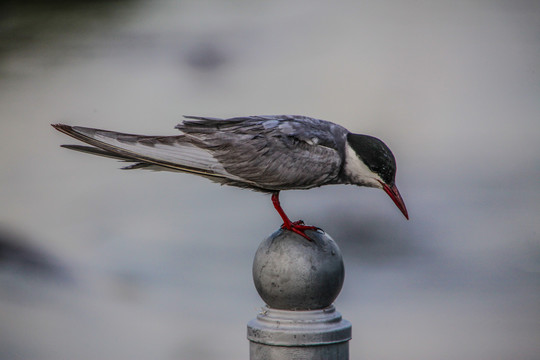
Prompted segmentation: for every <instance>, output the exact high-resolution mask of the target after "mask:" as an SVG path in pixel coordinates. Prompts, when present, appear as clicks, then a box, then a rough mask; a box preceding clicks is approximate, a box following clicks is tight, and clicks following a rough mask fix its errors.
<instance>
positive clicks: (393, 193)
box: [381, 182, 409, 220]
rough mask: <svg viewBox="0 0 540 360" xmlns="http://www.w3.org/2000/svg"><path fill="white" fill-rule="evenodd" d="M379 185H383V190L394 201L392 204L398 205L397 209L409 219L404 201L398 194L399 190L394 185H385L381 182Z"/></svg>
mask: <svg viewBox="0 0 540 360" xmlns="http://www.w3.org/2000/svg"><path fill="white" fill-rule="evenodd" d="M381 185H382V186H383V190H384V191H385V192H386V193H387V194H388V196H390V198H391V199H392V200H393V201H394V204H396V206H397V207H398V209H399V210H401V212H402V213H403V215H405V218H406V219H407V220H409V213H408V212H407V208H406V207H405V202H404V201H403V199H402V198H401V195H400V194H399V190H398V188H397V186H396V185H386V184H384V183H382V182H381Z"/></svg>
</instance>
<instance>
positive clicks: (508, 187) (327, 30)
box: [0, 0, 540, 360]
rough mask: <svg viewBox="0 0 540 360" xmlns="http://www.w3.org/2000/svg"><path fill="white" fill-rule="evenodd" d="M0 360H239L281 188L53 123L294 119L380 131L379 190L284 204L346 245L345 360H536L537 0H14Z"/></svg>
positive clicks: (4, 96) (140, 128)
mask: <svg viewBox="0 0 540 360" xmlns="http://www.w3.org/2000/svg"><path fill="white" fill-rule="evenodd" d="M0 4H1V5H0V204H1V205H0V358H1V359H40V360H48V359H50V360H59V359H208V360H210V359H247V358H248V341H247V340H246V335H245V333H246V323H247V322H248V321H249V320H250V319H252V318H254V317H255V316H256V314H257V312H258V311H259V309H260V307H261V306H262V305H263V303H262V300H261V299H260V298H259V297H258V295H257V293H256V291H255V288H254V286H253V283H252V279H251V264H252V261H253V256H254V254H255V251H256V249H257V247H258V245H259V243H260V242H261V241H262V240H263V239H264V238H265V237H266V236H268V235H269V234H270V233H272V232H273V231H274V230H276V229H277V228H278V227H279V225H280V224H281V221H280V218H279V216H278V215H277V213H276V212H275V211H274V209H273V207H272V204H271V202H270V199H269V197H267V196H265V195H261V194H257V193H253V192H250V191H243V190H240V189H236V188H229V187H220V186H217V185H215V184H213V183H211V182H209V181H207V180H205V179H202V178H198V177H195V176H192V175H185V174H173V173H155V172H149V171H121V170H118V168H119V167H121V166H122V164H121V163H118V162H115V161H113V160H109V159H103V158H98V157H92V156H89V155H84V154H80V153H75V152H70V151H68V150H65V149H61V148H60V147H59V145H61V144H64V143H74V142H76V141H72V140H71V139H70V138H67V137H66V136H64V135H62V134H60V133H58V132H56V131H54V130H53V129H52V128H51V127H50V126H49V124H51V123H57V122H64V123H67V124H72V125H84V126H89V127H97V128H105V129H111V130H117V131H123V132H129V133H142V134H154V135H169V134H171V135H172V134H176V130H174V129H173V127H174V125H176V124H177V123H179V122H180V121H181V120H182V117H181V116H182V115H202V116H214V117H231V116H241V115H259V114H302V115H307V116H312V117H317V118H321V119H326V120H331V121H334V122H337V123H340V124H342V125H344V126H346V127H347V128H348V129H350V130H351V131H353V132H358V133H366V134H371V135H374V136H377V137H379V138H381V139H383V140H384V141H385V142H386V143H387V144H388V145H389V146H390V147H391V148H392V150H393V152H394V154H395V155H396V158H397V161H398V174H397V184H398V186H399V189H400V191H401V194H402V196H403V197H404V199H405V203H406V204H407V207H408V209H409V214H410V217H411V220H410V221H406V220H405V219H404V218H403V216H402V215H401V214H400V212H399V211H398V210H397V208H395V206H394V205H393V203H392V202H391V200H390V199H389V198H388V196H387V195H386V194H385V193H384V192H382V191H377V190H374V189H364V188H357V187H352V186H334V187H325V188H320V189H314V190H310V191H290V192H285V193H283V194H282V196H281V199H282V204H283V206H284V208H285V209H286V210H287V212H288V214H289V216H290V217H291V218H294V219H300V218H301V219H303V220H305V221H306V222H307V223H310V224H313V225H317V226H319V227H321V228H323V229H325V230H326V231H327V232H328V233H329V234H330V235H331V236H332V237H333V238H334V239H335V240H336V241H337V243H338V244H339V245H340V247H341V249H342V251H343V253H344V260H345V267H346V280H345V284H344V288H343V290H342V293H341V295H340V296H339V297H338V299H337V301H336V306H337V309H338V310H339V311H340V312H341V313H342V314H343V316H344V317H345V318H346V319H348V320H349V321H351V322H352V324H353V339H352V341H351V342H350V352H351V358H352V359H398V358H399V359H415V360H418V359H469V360H470V359H491V360H492V359H522V360H527V359H539V358H540V341H539V340H540V276H539V275H540V234H539V230H540V225H539V224H540V181H539V179H540V142H539V141H538V138H539V135H540V132H539V131H540V3H539V2H538V1H534V0H517V1H516V0H507V1H503V0H495V1H488V0H483V1H482V0H475V1H470V0H467V1H462V0H457V1H442V0H438V1H415V0H407V1H397V0H382V1H352V0H351V1H341V2H335V1H322V0H321V1H319V0H316V1H307V0H300V1H283V0H277V1H272V2H265V1H240V0H233V1H217V0H204V1H195V0H185V1H172V0H159V1H150V2H144V1H130V0H123V1H59V0H56V1H49V2H40V1H3V2H1V3H0Z"/></svg>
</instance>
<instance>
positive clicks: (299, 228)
mask: <svg viewBox="0 0 540 360" xmlns="http://www.w3.org/2000/svg"><path fill="white" fill-rule="evenodd" d="M272 203H273V204H274V207H275V208H276V210H277V212H278V213H279V216H281V218H282V219H283V225H281V228H282V229H285V230H289V231H292V232H294V233H296V234H298V235H300V236H302V237H304V238H305V239H307V240H308V241H313V239H311V238H310V237H309V236H307V235H306V233H305V231H306V230H314V231H317V230H321V229H320V228H318V227H316V226H309V225H304V222H303V221H302V220H298V221H295V222H292V221H291V220H289V218H288V217H287V215H286V214H285V212H284V211H283V209H282V208H281V205H280V203H279V192H276V193H273V194H272Z"/></svg>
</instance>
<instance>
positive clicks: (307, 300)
mask: <svg viewBox="0 0 540 360" xmlns="http://www.w3.org/2000/svg"><path fill="white" fill-rule="evenodd" d="M306 234H307V235H308V236H309V237H310V238H311V239H312V240H313V241H309V240H307V239H305V238H304V237H302V236H300V235H298V234H295V233H293V232H291V231H288V230H283V229H280V230H278V231H276V232H275V233H273V234H272V235H270V236H269V237H268V238H267V239H266V240H264V241H263V242H262V243H261V245H260V246H259V248H258V250H257V252H256V254H255V259H254V261H253V281H254V282H255V288H256V289H257V292H258V293H259V295H260V296H261V298H262V299H263V300H264V301H265V302H266V304H267V305H268V306H269V307H270V308H274V309H281V310H316V309H324V308H326V307H328V306H330V305H331V304H332V303H333V302H334V300H335V299H336V297H337V296H338V295H339V292H340V291H341V287H342V286H343V280H344V278H345V268H344V266H343V258H342V256H341V251H340V250H339V248H338V246H337V245H336V243H335V242H334V240H333V239H332V238H331V237H330V236H328V235H327V234H326V233H324V232H322V231H309V230H308V231H306Z"/></svg>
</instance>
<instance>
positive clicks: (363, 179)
mask: <svg viewBox="0 0 540 360" xmlns="http://www.w3.org/2000/svg"><path fill="white" fill-rule="evenodd" d="M345 174H346V175H347V176H348V177H349V179H351V180H352V182H353V183H354V184H362V185H363V186H369V187H375V188H379V189H382V185H381V183H380V182H382V179H381V177H380V176H379V175H377V174H376V173H374V172H373V171H371V170H370V169H369V168H368V167H367V166H366V164H364V163H363V162H362V160H360V158H359V157H358V156H357V155H356V152H355V151H354V150H353V148H352V147H350V145H349V144H346V147H345Z"/></svg>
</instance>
